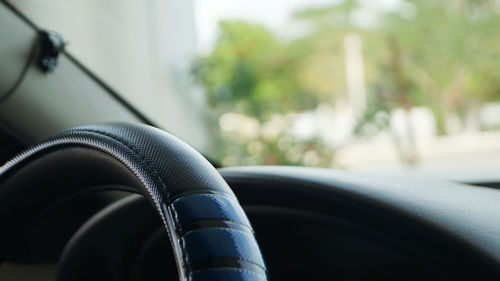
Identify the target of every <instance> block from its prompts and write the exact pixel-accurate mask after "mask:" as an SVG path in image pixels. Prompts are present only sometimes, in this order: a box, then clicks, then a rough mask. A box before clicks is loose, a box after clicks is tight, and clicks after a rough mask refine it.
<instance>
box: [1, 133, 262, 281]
mask: <svg viewBox="0 0 500 281" xmlns="http://www.w3.org/2000/svg"><path fill="white" fill-rule="evenodd" d="M95 189H122V190H128V191H133V192H137V193H141V194H143V195H144V196H145V197H146V198H147V199H148V201H149V202H150V203H151V204H152V205H153V206H154V207H155V209H156V211H157V213H158V214H159V215H160V217H161V219H162V221H163V224H164V227H165V229H166V230H167V233H168V234H169V238H170V243H171V245H172V248H173V252H174V256H175V260H176V264H177V269H178V273H179V277H180V280H186V281H187V280H193V281H203V280H242V281H244V280H267V269H266V266H265V263H264V260H263V257H262V254H261V252H260V249H259V246H258V244H257V242H256V240H255V237H254V233H253V230H252V227H251V225H250V222H249V221H248V219H247V217H246V215H245V213H244V211H243V209H242V208H241V206H240V205H239V203H238V200H237V199H236V197H235V195H234V193H233V192H232V191H231V189H230V188H229V186H228V185H227V183H226V182H225V181H224V180H223V179H222V177H221V176H220V174H219V173H218V172H217V171H216V170H215V168H214V167H213V166H212V165H211V164H210V163H209V162H208V161H207V160H206V159H205V158H203V156H201V155H200V154H199V153H198V152H196V151H195V150H194V149H192V148H191V147H189V146H188V145H186V144H185V143H183V142H182V141H180V140H179V139H177V138H175V137H173V136H171V135H169V134H168V133H166V132H164V131H162V130H159V129H156V128H153V127H150V126H146V125H141V124H126V123H110V124H101V125H91V126H82V127H77V128H73V129H69V130H66V131H63V132H61V133H59V134H56V135H54V136H52V137H50V138H48V139H47V140H45V141H42V142H41V143H39V144H38V145H36V146H34V147H32V148H31V149H29V150H27V151H25V152H23V153H21V154H20V155H18V156H17V157H15V158H14V159H12V160H11V161H9V162H7V163H6V164H5V165H4V166H2V167H0V220H2V222H4V225H5V227H4V230H2V232H0V262H2V261H3V260H4V259H5V258H6V255H7V254H8V250H9V245H10V244H11V243H12V241H14V240H15V237H16V236H17V235H18V234H19V233H21V232H22V231H23V229H24V228H25V227H26V225H27V223H28V222H30V221H33V220H34V219H36V216H37V214H39V213H40V212H42V211H43V210H44V209H46V208H48V207H50V206H51V205H53V204H54V203H55V202H58V201H60V200H64V199H65V198H67V197H71V196H77V195H78V194H81V193H85V192H90V191H93V190H95ZM13 213H14V215H12V214H13Z"/></svg>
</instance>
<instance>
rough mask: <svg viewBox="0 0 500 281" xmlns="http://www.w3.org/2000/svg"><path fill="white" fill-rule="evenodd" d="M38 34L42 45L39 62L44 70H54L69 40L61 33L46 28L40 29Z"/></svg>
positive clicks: (40, 46)
mask: <svg viewBox="0 0 500 281" xmlns="http://www.w3.org/2000/svg"><path fill="white" fill-rule="evenodd" d="M38 36H39V44H40V45H39V52H38V59H37V64H38V66H39V67H40V68H41V69H42V70H43V71H44V72H48V73H50V72H53V71H54V70H55V69H56V66H57V61H58V58H59V53H61V51H62V50H63V49H64V46H66V44H67V41H66V39H64V37H62V36H61V35H60V34H57V33H55V32H51V31H46V30H40V31H38Z"/></svg>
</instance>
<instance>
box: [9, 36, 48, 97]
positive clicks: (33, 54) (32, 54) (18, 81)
mask: <svg viewBox="0 0 500 281" xmlns="http://www.w3.org/2000/svg"><path fill="white" fill-rule="evenodd" d="M38 38H39V37H38V35H37V36H36V39H35V42H33V45H32V46H31V50H30V54H29V56H28V59H27V60H26V63H25V64H24V66H23V69H22V70H21V74H20V75H19V76H18V77H17V79H16V81H15V82H14V85H12V87H10V89H8V90H7V91H6V92H5V93H3V94H2V95H0V103H3V102H4V101H6V100H7V99H8V98H9V97H10V96H12V94H13V93H14V92H15V91H16V90H17V88H19V85H21V82H23V80H24V77H25V76H26V73H27V72H28V69H29V67H30V66H31V65H32V64H33V62H34V61H35V58H36V53H37V50H38V45H39V44H38Z"/></svg>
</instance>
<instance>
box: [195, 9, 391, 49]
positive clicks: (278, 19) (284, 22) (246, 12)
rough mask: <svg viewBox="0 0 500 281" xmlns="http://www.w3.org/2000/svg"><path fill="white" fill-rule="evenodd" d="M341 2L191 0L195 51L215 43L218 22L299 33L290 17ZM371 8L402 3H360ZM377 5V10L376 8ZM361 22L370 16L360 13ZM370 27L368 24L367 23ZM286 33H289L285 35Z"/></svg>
mask: <svg viewBox="0 0 500 281" xmlns="http://www.w3.org/2000/svg"><path fill="white" fill-rule="evenodd" d="M340 1H341V0H194V5H195V20H196V29H197V39H198V49H199V51H200V52H202V53H206V52H208V51H210V50H211V49H212V47H213V45H214V44H215V41H216V40H217V34H218V22H219V21H220V20H232V19H239V20H242V19H243V20H247V21H251V22H255V23H260V24H263V25H265V26H266V27H268V28H270V29H271V30H273V31H275V32H277V33H279V34H281V35H284V36H287V35H293V33H297V32H300V26H297V25H294V24H292V23H291V21H290V15H291V14H292V13H293V12H294V11H296V10H298V9H301V8H306V7H314V6H323V5H327V4H333V3H338V2H340ZM360 2H361V3H363V4H364V5H365V6H366V7H368V8H370V9H373V8H379V9H385V10H387V9H394V8H395V7H396V6H398V5H399V4H400V3H401V0H377V1H374V0H360ZM375 6H376V7H375ZM359 16H361V17H362V18H361V20H363V19H365V20H369V15H367V14H366V13H365V15H363V13H361V14H360V15H359ZM366 23H367V24H371V23H370V22H366ZM287 33H288V34H287Z"/></svg>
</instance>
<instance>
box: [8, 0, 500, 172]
mask: <svg viewBox="0 0 500 281" xmlns="http://www.w3.org/2000/svg"><path fill="white" fill-rule="evenodd" d="M37 2H39V1H33V0H19V2H16V4H17V5H18V6H19V7H20V8H21V9H22V10H23V11H24V12H25V13H27V14H28V15H29V16H30V17H31V18H33V19H34V20H35V21H36V22H38V23H40V24H41V25H42V26H45V27H49V28H52V29H54V30H57V31H59V32H61V33H63V34H64V35H66V36H67V37H68V38H69V40H70V45H69V46H68V49H69V51H71V52H73V53H74V54H75V56H76V57H78V58H79V59H80V60H81V61H82V62H83V63H84V64H85V65H87V66H88V67H89V68H90V69H92V70H93V71H94V72H95V73H96V74H97V75H99V76H100V77H102V78H103V79H104V80H105V81H106V82H108V83H109V84H110V85H111V86H112V87H113V88H114V89H116V90H117V91H118V92H119V93H121V94H122V95H123V96H124V97H125V98H126V99H127V100H129V101H130V102H131V103H133V104H134V105H136V106H137V107H138V108H139V109H140V110H141V111H143V112H145V113H146V114H147V115H148V116H150V117H151V118H152V119H153V120H154V121H155V122H157V123H158V124H159V125H160V126H162V127H163V128H165V129H167V130H169V131H171V132H173V133H174V134H176V135H178V136H179V137H181V138H183V139H185V140H186V141H188V142H190V143H191V144H193V145H194V146H195V147H196V148H198V149H199V150H201V151H203V152H204V153H205V154H206V155H208V156H210V157H212V158H213V159H216V160H218V161H219V162H220V163H222V165H224V166H234V165H305V166H315V167H325V168H340V169H358V170H359V169H361V170H372V171H381V172H393V171H395V170H398V171H419V172H420V173H429V174H434V175H437V176H438V177H444V178H453V179H458V180H468V179H469V178H471V177H472V178H473V177H476V178H478V177H479V178H482V179H483V180H484V177H496V178H498V175H499V174H498V167H499V166H500V71H499V69H500V1H498V0H441V1H435V0H379V1H371V0H343V1H342V0H330V1H326V0H323V1H321V0H266V1H263V0H254V1H243V0H192V1H187V0H180V1H177V0H155V1H144V2H138V1H130V0H126V1H125V0H123V1H116V0H114V1H105V2H103V1H71V3H67V1H66V2H65V1H62V0H51V1H50V2H53V4H54V5H57V6H58V10H57V12H54V11H50V10H49V9H48V8H46V6H47V5H46V4H42V3H37ZM44 9H45V10H44ZM40 11H47V12H44V13H41V12H40ZM55 13H57V15H56V16H55ZM117 46H118V48H117ZM179 116H181V117H182V118H180V117H179ZM471 180H472V179H471Z"/></svg>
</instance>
